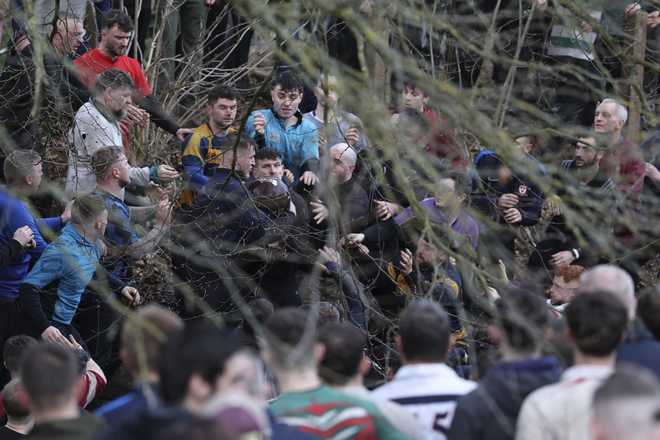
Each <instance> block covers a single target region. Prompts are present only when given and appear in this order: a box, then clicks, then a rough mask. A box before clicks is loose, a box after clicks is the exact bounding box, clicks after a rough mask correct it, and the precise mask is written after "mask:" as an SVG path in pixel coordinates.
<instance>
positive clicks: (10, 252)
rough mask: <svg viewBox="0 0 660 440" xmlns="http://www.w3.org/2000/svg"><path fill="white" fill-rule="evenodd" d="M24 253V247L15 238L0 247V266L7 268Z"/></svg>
mask: <svg viewBox="0 0 660 440" xmlns="http://www.w3.org/2000/svg"><path fill="white" fill-rule="evenodd" d="M22 253H23V246H21V244H20V243H19V242H18V241H16V240H14V239H13V238H12V239H11V240H9V241H8V242H7V244H5V245H1V246H0V266H7V265H9V264H11V263H12V262H14V261H15V260H16V258H17V257H18V256H19V255H21V254H22Z"/></svg>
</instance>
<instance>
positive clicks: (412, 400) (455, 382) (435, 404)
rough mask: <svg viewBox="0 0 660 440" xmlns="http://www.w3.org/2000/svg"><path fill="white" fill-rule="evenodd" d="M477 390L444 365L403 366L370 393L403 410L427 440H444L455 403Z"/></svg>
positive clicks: (473, 385)
mask: <svg viewBox="0 0 660 440" xmlns="http://www.w3.org/2000/svg"><path fill="white" fill-rule="evenodd" d="M476 386H477V384H476V383H474V382H472V381H470V380H465V379H462V378H460V377H458V375H457V374H456V372H454V370H452V369H451V368H449V367H448V366H446V365H445V364H440V363H434V364H412V365H404V366H403V367H401V368H400V369H399V371H397V373H396V375H394V379H393V380H392V382H389V383H387V384H385V385H383V386H381V387H379V388H376V389H375V390H374V391H373V394H374V395H375V396H376V397H378V398H382V399H387V400H391V401H393V402H395V403H398V404H399V405H401V406H402V407H404V408H405V409H406V410H407V411H408V412H410V413H411V414H412V415H413V416H415V418H416V419H417V420H418V421H419V422H420V423H421V425H422V427H423V429H424V432H425V435H424V438H425V439H428V440H445V439H446V438H447V436H446V433H447V430H448V429H449V426H451V422H452V420H453V418H454V412H455V411H456V401H457V400H458V398H459V397H461V396H463V395H465V394H467V393H469V392H470V391H472V390H473V389H475V388H476Z"/></svg>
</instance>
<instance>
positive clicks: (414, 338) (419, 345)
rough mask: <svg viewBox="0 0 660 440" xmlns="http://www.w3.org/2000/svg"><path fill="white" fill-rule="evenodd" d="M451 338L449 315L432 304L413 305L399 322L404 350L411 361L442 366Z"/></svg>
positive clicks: (413, 303)
mask: <svg viewBox="0 0 660 440" xmlns="http://www.w3.org/2000/svg"><path fill="white" fill-rule="evenodd" d="M450 334H451V330H450V325H449V316H448V315H447V312H445V311H444V310H443V309H442V307H441V306H440V305H439V304H437V303H435V302H432V301H429V300H417V301H414V302H412V303H410V304H409V305H408V306H407V307H406V308H405V310H404V311H403V312H402V313H401V317H400V318H399V336H400V337H401V349H402V351H403V355H404V356H405V357H406V359H407V360H409V361H411V360H414V361H425V362H443V361H444V360H445V359H446V357H447V350H448V349H449V337H450Z"/></svg>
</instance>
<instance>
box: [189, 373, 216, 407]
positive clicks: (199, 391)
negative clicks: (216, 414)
mask: <svg viewBox="0 0 660 440" xmlns="http://www.w3.org/2000/svg"><path fill="white" fill-rule="evenodd" d="M212 391H213V389H212V387H211V385H210V384H209V383H208V382H206V380H204V379H203V378H202V376H200V375H199V374H197V373H195V374H193V375H192V376H191V377H190V379H189V380H188V389H187V390H186V394H187V397H190V398H192V399H193V400H195V401H197V402H203V401H204V400H206V399H208V398H209V396H210V395H211V393H212Z"/></svg>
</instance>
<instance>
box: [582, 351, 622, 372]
mask: <svg viewBox="0 0 660 440" xmlns="http://www.w3.org/2000/svg"><path fill="white" fill-rule="evenodd" d="M615 363H616V353H612V354H611V355H609V356H605V357H601V356H591V355H588V354H584V353H581V352H580V351H578V350H575V366H578V365H590V366H598V367H612V368H614V365H615Z"/></svg>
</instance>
